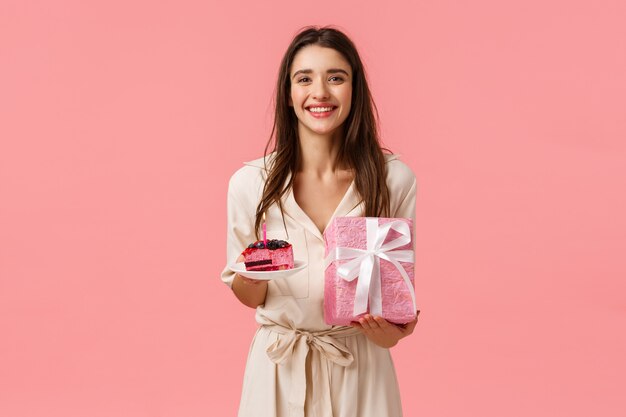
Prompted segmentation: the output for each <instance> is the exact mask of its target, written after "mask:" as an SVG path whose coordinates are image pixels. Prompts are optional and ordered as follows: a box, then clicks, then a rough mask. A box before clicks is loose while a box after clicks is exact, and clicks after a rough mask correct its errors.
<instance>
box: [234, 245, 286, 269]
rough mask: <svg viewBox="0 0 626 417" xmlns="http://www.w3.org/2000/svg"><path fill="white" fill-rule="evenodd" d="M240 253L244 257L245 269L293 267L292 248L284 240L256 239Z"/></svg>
mask: <svg viewBox="0 0 626 417" xmlns="http://www.w3.org/2000/svg"><path fill="white" fill-rule="evenodd" d="M266 242H267V247H266ZM241 254H242V255H243V257H244V263H245V266H246V271H278V270H282V269H291V268H293V248H292V246H291V244H290V243H288V242H286V241H284V240H278V239H271V240H267V241H263V240H257V241H256V242H254V243H251V244H249V245H248V247H247V248H246V249H245V250H244V251H243V252H242V253H241Z"/></svg>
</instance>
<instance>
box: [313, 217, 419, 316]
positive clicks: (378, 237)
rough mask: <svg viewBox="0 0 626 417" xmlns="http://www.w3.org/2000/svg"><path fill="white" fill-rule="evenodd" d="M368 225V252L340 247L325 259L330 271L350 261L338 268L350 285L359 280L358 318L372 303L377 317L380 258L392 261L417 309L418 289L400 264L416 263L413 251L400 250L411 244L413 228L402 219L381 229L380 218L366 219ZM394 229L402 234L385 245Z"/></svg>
mask: <svg viewBox="0 0 626 417" xmlns="http://www.w3.org/2000/svg"><path fill="white" fill-rule="evenodd" d="M366 226H367V249H355V248H343V247H336V248H335V250H334V251H331V252H330V253H329V254H328V256H327V257H326V259H325V267H326V268H328V266H329V265H330V264H331V263H332V262H334V261H336V260H350V261H349V262H346V263H345V264H343V265H341V266H339V267H338V268H337V275H339V276H340V277H341V278H343V279H344V280H346V281H349V282H350V281H353V280H354V279H355V278H356V277H359V279H358V281H357V286H356V296H355V300H354V315H355V316H357V315H359V314H362V313H365V312H366V311H367V302H368V300H369V304H370V313H371V314H372V315H375V316H380V315H382V312H383V307H382V289H381V279H380V259H384V260H386V261H389V262H391V263H392V264H393V265H394V266H395V267H396V268H397V269H398V271H400V274H401V275H402V278H404V282H405V283H406V286H407V288H408V289H409V293H410V294H411V300H412V301H413V310H417V304H416V302H415V290H414V289H413V285H412V284H411V279H410V278H409V275H408V274H407V272H406V271H405V269H404V267H403V266H402V265H401V264H400V262H410V263H414V262H415V254H414V252H413V250H411V249H408V250H396V248H399V247H401V246H404V245H406V244H407V243H410V242H411V229H410V228H409V225H408V224H407V223H405V222H403V221H401V220H393V221H391V222H388V223H385V224H382V225H380V226H379V225H378V218H377V217H366ZM391 229H393V230H395V231H397V232H398V233H400V236H399V237H398V238H396V239H394V240H392V241H391V242H387V243H385V244H384V245H383V242H384V241H385V239H386V238H387V235H388V234H389V231H390V230H391Z"/></svg>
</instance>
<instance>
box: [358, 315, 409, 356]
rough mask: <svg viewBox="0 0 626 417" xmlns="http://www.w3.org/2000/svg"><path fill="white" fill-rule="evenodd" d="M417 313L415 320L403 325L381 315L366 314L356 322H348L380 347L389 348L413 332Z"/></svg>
mask: <svg viewBox="0 0 626 417" xmlns="http://www.w3.org/2000/svg"><path fill="white" fill-rule="evenodd" d="M419 314H420V312H419V310H417V314H416V316H415V320H413V321H410V322H408V323H406V324H404V325H398V324H394V323H390V322H388V321H387V320H385V319H384V318H382V317H378V316H371V315H369V314H366V315H365V316H364V317H361V318H360V319H359V321H358V322H356V321H355V322H352V323H350V326H352V327H355V328H357V329H359V330H361V332H362V333H363V334H364V335H365V336H366V337H367V338H368V339H369V340H371V341H372V342H373V343H374V344H376V345H378V346H380V347H384V348H390V347H393V346H395V345H396V344H397V343H398V341H399V340H400V339H402V338H403V337H407V336H408V335H410V334H411V333H413V329H415V325H416V324H417V318H418V316H419Z"/></svg>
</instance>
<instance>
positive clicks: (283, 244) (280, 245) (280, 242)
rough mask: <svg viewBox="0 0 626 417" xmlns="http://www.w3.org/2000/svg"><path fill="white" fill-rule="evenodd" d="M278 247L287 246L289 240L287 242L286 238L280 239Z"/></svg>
mask: <svg viewBox="0 0 626 417" xmlns="http://www.w3.org/2000/svg"><path fill="white" fill-rule="evenodd" d="M278 247H279V248H284V247H287V242H285V241H284V240H281V241H279V242H278Z"/></svg>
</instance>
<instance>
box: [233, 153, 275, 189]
mask: <svg viewBox="0 0 626 417" xmlns="http://www.w3.org/2000/svg"><path fill="white" fill-rule="evenodd" d="M273 157H274V154H273V153H271V154H269V155H266V156H262V157H260V158H257V159H253V160H251V161H246V162H244V163H243V166H242V167H240V168H238V169H237V170H236V171H235V172H234V173H233V174H232V176H231V177H230V182H229V184H230V186H235V187H237V188H241V187H245V186H253V185H255V183H256V182H258V181H263V179H264V178H265V176H266V175H265V174H266V172H267V169H268V167H269V164H270V163H271V161H272V158H273Z"/></svg>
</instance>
